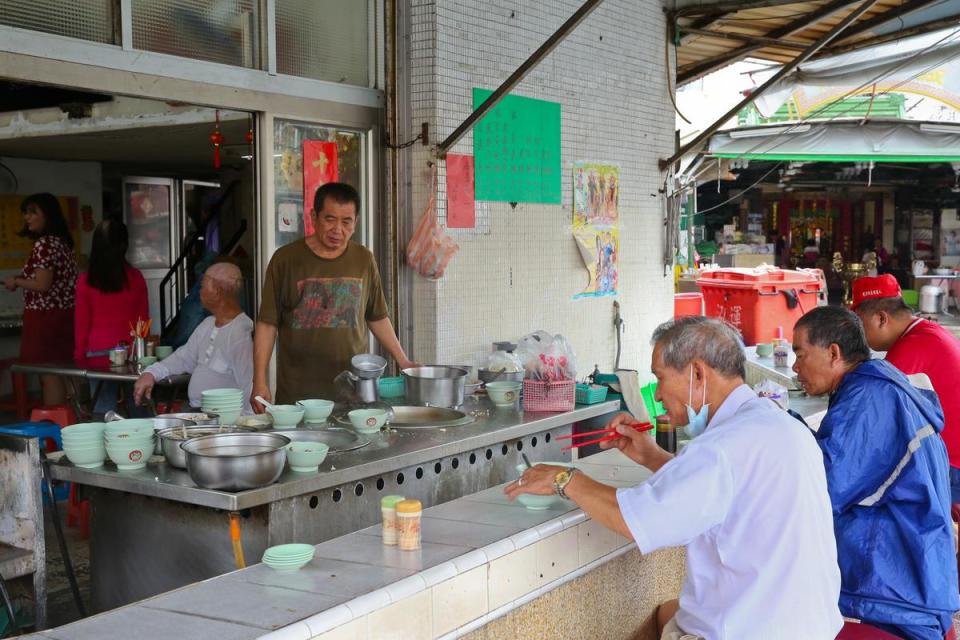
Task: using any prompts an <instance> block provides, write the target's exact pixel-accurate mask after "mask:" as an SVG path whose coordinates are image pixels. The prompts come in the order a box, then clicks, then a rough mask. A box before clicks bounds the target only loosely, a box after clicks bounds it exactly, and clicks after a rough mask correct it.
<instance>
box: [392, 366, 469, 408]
mask: <svg viewBox="0 0 960 640" xmlns="http://www.w3.org/2000/svg"><path fill="white" fill-rule="evenodd" d="M401 375H402V376H403V389H404V395H405V396H406V397H407V400H408V401H409V402H410V403H411V404H415V405H421V406H425V407H459V406H460V405H462V404H463V388H464V383H465V382H466V381H467V370H466V369H461V368H459V367H447V366H443V365H426V366H422V367H411V368H409V369H404V370H403V371H402V372H401Z"/></svg>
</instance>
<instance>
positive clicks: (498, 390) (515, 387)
mask: <svg viewBox="0 0 960 640" xmlns="http://www.w3.org/2000/svg"><path fill="white" fill-rule="evenodd" d="M522 386H523V385H522V384H521V383H519V382H488V383H487V384H486V388H487V395H489V396H490V400H492V401H493V404H495V405H497V406H500V407H505V406H510V405H512V404H513V403H515V402H516V401H517V398H519V397H520V388H521V387H522Z"/></svg>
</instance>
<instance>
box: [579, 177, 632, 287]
mask: <svg viewBox="0 0 960 640" xmlns="http://www.w3.org/2000/svg"><path fill="white" fill-rule="evenodd" d="M619 224H620V169H619V167H617V166H615V165H610V164H600V163H594V162H577V163H576V164H574V166H573V237H574V239H575V240H576V241H577V248H578V249H579V250H580V257H581V258H583V264H584V266H585V267H586V268H587V273H588V275H589V281H588V282H587V286H586V288H585V289H584V290H583V291H581V292H580V293H578V294H577V295H576V296H574V298H586V297H597V296H612V295H616V293H617V284H618V282H619V279H620V277H619V276H620V274H619V268H618V256H619V253H620V228H619Z"/></svg>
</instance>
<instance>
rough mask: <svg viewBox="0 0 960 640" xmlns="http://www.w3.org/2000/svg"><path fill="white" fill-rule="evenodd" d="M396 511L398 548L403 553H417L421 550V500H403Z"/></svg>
mask: <svg viewBox="0 0 960 640" xmlns="http://www.w3.org/2000/svg"><path fill="white" fill-rule="evenodd" d="M396 509H397V524H398V525H399V531H398V539H397V546H399V547H400V549H402V550H403V551H416V550H417V549H419V548H420V517H421V515H423V505H422V504H420V501H419V500H401V501H400V502H398V503H397V505H396Z"/></svg>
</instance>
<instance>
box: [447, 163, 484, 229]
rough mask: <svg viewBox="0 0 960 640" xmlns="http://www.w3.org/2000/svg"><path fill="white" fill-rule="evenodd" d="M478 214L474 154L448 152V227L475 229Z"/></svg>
mask: <svg viewBox="0 0 960 640" xmlns="http://www.w3.org/2000/svg"><path fill="white" fill-rule="evenodd" d="M476 226H477V214H476V209H475V208H474V197H473V156H462V155H456V154H453V153H448V154H447V227H448V228H450V229H473V228H475V227H476Z"/></svg>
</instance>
